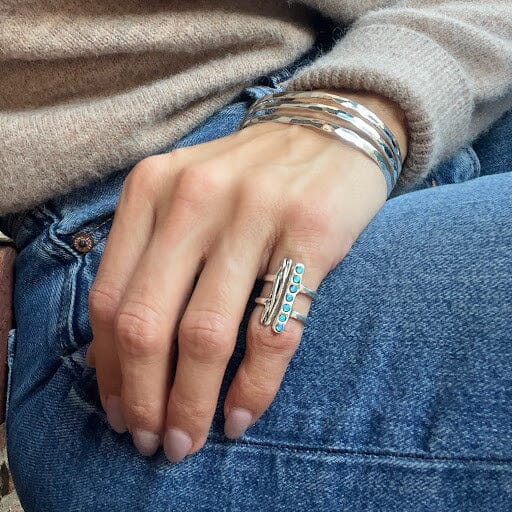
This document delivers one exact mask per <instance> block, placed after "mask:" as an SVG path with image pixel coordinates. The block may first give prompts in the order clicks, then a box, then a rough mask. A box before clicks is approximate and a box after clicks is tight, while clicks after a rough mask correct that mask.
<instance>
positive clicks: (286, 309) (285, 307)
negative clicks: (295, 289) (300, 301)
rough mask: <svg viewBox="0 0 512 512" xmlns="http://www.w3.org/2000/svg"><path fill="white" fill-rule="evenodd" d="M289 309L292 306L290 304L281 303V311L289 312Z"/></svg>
mask: <svg viewBox="0 0 512 512" xmlns="http://www.w3.org/2000/svg"><path fill="white" fill-rule="evenodd" d="M291 309H292V307H291V306H290V304H283V311H284V312H285V313H289V312H290V310H291Z"/></svg>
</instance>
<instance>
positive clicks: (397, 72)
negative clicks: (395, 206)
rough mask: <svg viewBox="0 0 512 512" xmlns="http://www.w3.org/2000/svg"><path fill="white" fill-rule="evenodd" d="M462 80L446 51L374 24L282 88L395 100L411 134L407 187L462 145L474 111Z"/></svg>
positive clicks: (405, 30)
mask: <svg viewBox="0 0 512 512" xmlns="http://www.w3.org/2000/svg"><path fill="white" fill-rule="evenodd" d="M466 80H467V79H466V76H465V74H464V71H463V70H462V69H461V68H460V66H459V64H458V63H457V61H456V60H455V59H454V58H453V57H452V56H451V55H450V53H448V52H447V51H445V49H444V48H443V47H442V46H440V45H439V44H438V43H436V42H435V41H433V40H432V39H430V38H428V37H427V36H426V35H424V34H422V33H419V32H416V31H414V30H411V29H408V28H403V27H399V26H393V25H375V24H373V25H366V26H365V25H363V26H357V27H355V28H353V29H351V30H350V31H349V32H348V33H347V34H346V35H345V37H344V38H343V39H341V40H340V41H339V42H337V43H336V45H335V46H334V47H333V48H332V50H331V51H330V52H328V53H326V54H324V55H322V56H321V57H319V58H318V59H317V60H316V61H315V62H313V63H312V64H311V65H309V66H306V67H304V68H301V69H300V70H299V71H297V73H296V74H295V75H294V76H292V77H291V78H289V79H288V80H286V81H284V82H282V83H281V86H282V87H283V88H284V89H285V90H288V91H301V90H313V89H334V90H336V89H339V90H347V89H348V90H353V91H367V92H372V93H375V94H379V95H382V96H385V97H387V98H389V99H391V100H393V101H394V102H396V103H397V104H398V105H399V106H400V107H401V109H402V110H403V111H404V113H405V115H406V117H407V122H408V135H409V143H408V146H409V147H408V154H407V157H406V160H405V162H404V165H403V168H402V174H401V176H400V178H399V181H398V184H399V185H405V186H408V185H410V184H412V183H414V182H417V181H418V180H420V179H422V178H423V177H424V176H425V175H426V174H427V173H428V172H429V171H430V170H431V169H433V168H434V167H435V166H436V165H437V164H438V163H440V162H441V161H442V160H444V159H445V158H447V157H449V156H451V155H452V154H453V153H455V151H456V150H457V149H459V148H460V147H462V145H463V144H464V143H465V142H466V138H467V133H468V126H469V123H470V120H471V114H472V112H473V109H474V103H473V98H472V96H471V93H470V90H469V88H468V86H467V81H466Z"/></svg>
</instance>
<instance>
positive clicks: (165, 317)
mask: <svg viewBox="0 0 512 512" xmlns="http://www.w3.org/2000/svg"><path fill="white" fill-rule="evenodd" d="M345 95H348V94H345ZM351 97H352V98H354V99H356V100H358V101H361V102H362V103H364V104H366V105H367V106H368V107H369V108H371V109H373V110H374V111H375V112H376V113H377V114H379V115H381V117H382V118H383V120H384V121H385V122H387V123H388V125H389V126H390V127H391V129H394V130H395V133H396V134H397V136H398V139H399V141H400V143H401V145H402V151H403V153H404V155H405V126H404V124H403V118H402V116H401V114H400V112H399V111H398V110H396V112H394V109H393V108H390V103H389V102H386V101H385V100H382V99H379V98H375V97H372V96H370V95H354V94H352V95H351ZM362 98H363V99H364V100H366V101H363V100H362ZM385 200H386V182H385V179H384V177H383V175H382V172H381V170H380V169H379V168H378V167H377V166H376V164H375V163H373V162H372V160H371V159H369V158H368V157H366V156H365V155H364V154H362V153H360V152H359V151H357V150H355V149H352V148H350V147H348V146H346V145H344V144H343V143H342V142H341V141H339V140H337V139H335V138H333V137H331V136H329V135H327V134H323V133H321V132H318V131H316V130H314V129H312V128H307V127H303V126H298V125H283V124H280V123H273V122H266V123H261V124H256V125H252V126H249V127H247V128H244V129H243V130H241V131H237V132H234V133H233V134H231V135H229V136H227V137H223V138H220V139H216V140H213V141H210V142H207V143H204V144H199V145H196V146H192V147H187V148H181V149H177V150H174V151H172V152H171V153H170V154H165V155H158V156H153V157H150V158H147V159H145V160H143V161H142V162H140V163H139V164H138V165H136V166H135V167H134V169H133V170H132V172H131V173H130V174H129V176H128V177H127V179H126V181H125V184H124V187H123V190H122V193H121V196H120V199H119V203H118V205H117V208H116V213H115V217H114V222H113V225H112V229H111V231H110V234H109V236H108V239H107V243H106V247H105V251H104V253H103V257H102V260H101V263H100V266H99V269H98V273H97V276H96V279H95V281H94V284H93V286H92V289H91V291H90V295H89V312H90V321H91V326H92V331H93V338H94V339H93V343H92V345H91V348H90V349H89V353H88V361H89V362H90V364H93V365H94V366H95V367H96V371H97V379H98V385H99V389H100V395H101V402H102V405H103V407H104V409H105V411H106V413H107V417H108V420H109V422H110V424H111V426H112V427H113V428H114V429H115V430H116V431H117V432H123V431H124V430H125V429H126V428H128V429H129V430H130V432H131V434H132V436H133V441H134V443H135V445H136V447H137V448H138V449H139V451H140V452H141V453H142V454H144V455H152V454H153V453H154V452H155V451H156V450H157V449H158V447H159V446H160V445H161V444H162V441H163V445H164V450H165V453H166V455H167V457H168V458H169V460H172V461H178V460H181V459H182V458H183V457H184V456H185V455H187V454H191V453H194V452H196V451H198V450H199V449H200V448H201V447H202V446H203V445H204V443H205V441H206V437H207V434H208V431H209V428H210V425H211V421H212V418H213V415H214V412H215V408H216V404H217V400H218V395H219V389H220V385H221V382H222V379H223V376H224V372H225V369H226V366H227V363H228V360H229V359H230V357H231V355H232V352H233V350H234V347H235V342H236V337H237V332H238V329H239V324H240V322H241V320H242V316H243V313H244V310H245V309H246V307H247V303H248V300H249V296H250V293H251V291H252V288H253V286H254V284H255V280H256V279H257V278H262V277H263V275H264V274H265V273H275V271H276V269H277V267H278V266H279V263H280V262H281V259H282V258H283V257H290V258H292V259H293V260H294V261H301V262H302V263H304V265H305V269H306V271H305V276H304V283H305V284H306V285H307V286H309V287H310V288H312V289H316V288H318V286H319V285H320V282H321V281H322V279H323V278H324V277H325V276H326V274H327V273H328V272H329V271H330V270H331V269H333V268H334V267H335V266H336V265H337V264H338V263H339V262H340V261H341V260H342V259H343V257H344V256H345V255H346V254H347V252H348V251H349V249H350V247H351V246H352V243H353V242H354V241H355V240H356V238H357V237H358V236H359V234H360V233H361V231H362V230H363V229H364V228H365V227H366V225H367V224H368V223H369V221H370V220H371V219H372V217H373V216H374V215H375V214H376V213H377V212H378V210H379V209H380V208H381V206H382V205H383V204H384V202H385ZM196 278H197V282H195V280H196ZM270 287H271V284H270V283H266V284H265V287H264V289H263V292H262V296H267V295H268V293H269V292H270ZM309 306H310V299H309V298H307V297H306V296H304V295H299V296H298V297H297V299H296V301H295V309H297V311H300V312H302V313H304V314H307V312H308V309H309ZM261 312H262V309H261V307H260V306H256V307H255V310H254V312H253V313H252V316H251V318H250V322H249V326H248V330H247V339H246V352H245V356H244V359H243V361H242V363H241V365H240V367H239V369H238V371H237V374H236V376H235V378H234V380H233V382H232V384H231V387H230V389H229V392H228V394H227V397H226V400H225V403H224V414H225V417H226V425H225V433H226V435H227V436H228V437H231V438H235V437H238V436H240V435H241V434H242V433H243V432H244V430H245V429H246V428H247V427H248V426H249V425H251V424H253V423H255V422H256V421H257V419H258V418H259V417H260V416H261V415H262V414H263V413H264V411H265V410H266V409H267V407H268V406H269V405H270V403H271V402H272V400H273V398H274V396H275V395H276V393H277V391H278V389H279V386H280V383H281V380H282V378H283V375H284V373H285V370H286V368H287V366H288V363H289V361H290V359H291V357H292V356H293V354H294V352H295V350H296V349H297V346H298V344H299V341H300V338H301V335H302V331H303V325H302V324H301V323H300V322H298V321H296V320H290V321H289V322H288V324H287V326H286V329H285V330H284V331H283V332H282V333H280V334H275V333H274V332H273V331H272V329H271V327H269V326H262V325H261V324H260V322H259V319H260V315H261ZM176 344H177V347H178V353H176V351H175V348H176ZM174 365H175V366H176V369H175V373H173V371H172V370H173V368H174ZM171 375H173V376H174V379H173V381H172V383H171Z"/></svg>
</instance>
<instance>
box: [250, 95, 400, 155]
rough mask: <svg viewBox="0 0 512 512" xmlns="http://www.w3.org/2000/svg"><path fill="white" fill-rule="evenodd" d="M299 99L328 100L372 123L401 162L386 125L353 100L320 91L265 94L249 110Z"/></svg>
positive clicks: (395, 142)
mask: <svg viewBox="0 0 512 512" xmlns="http://www.w3.org/2000/svg"><path fill="white" fill-rule="evenodd" d="M301 98H323V99H325V98H328V99H330V100H331V101H333V102H334V103H336V104H338V105H340V106H342V107H344V108H346V109H349V110H351V111H353V112H355V113H357V115H358V116H359V117H361V118H363V119H365V120H367V121H369V122H370V123H372V124H373V125H374V126H375V128H376V129H377V130H379V131H380V132H381V134H382V136H383V137H384V139H385V140H387V142H388V144H389V145H390V147H391V148H392V150H393V152H394V154H395V160H397V161H398V162H400V163H401V162H402V155H401V153H400V146H399V144H398V142H397V141H396V139H395V137H394V135H393V132H392V131H391V130H390V129H389V128H388V127H387V126H386V124H385V123H384V122H383V121H382V120H381V119H380V118H379V117H378V116H377V115H376V114H375V113H373V112H372V111H371V110H369V109H368V108H366V107H365V106H364V105H361V104H360V103H357V102H356V101H354V100H351V99H349V98H346V97H344V96H341V95H339V94H333V93H329V92H320V91H283V92H274V93H271V94H267V95H265V96H263V97H261V98H259V99H258V100H256V101H255V102H254V103H253V104H252V105H251V107H250V110H252V109H253V108H256V107H258V109H260V108H261V106H262V105H265V104H267V103H270V104H272V103H274V102H277V101H280V102H281V101H282V100H283V99H286V100H288V101H292V102H293V101H295V100H296V99H301Z"/></svg>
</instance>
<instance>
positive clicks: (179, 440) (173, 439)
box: [164, 428, 192, 462]
mask: <svg viewBox="0 0 512 512" xmlns="http://www.w3.org/2000/svg"><path fill="white" fill-rule="evenodd" d="M191 448H192V439H190V436H189V435H188V434H187V433H186V432H183V430H179V429H177V428H170V429H169V430H168V431H167V433H166V434H165V439H164V452H165V456H166V457H167V458H168V459H169V460H170V461H171V462H179V461H180V460H183V459H184V458H185V456H186V455H187V454H188V452H189V451H190V449H191Z"/></svg>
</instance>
